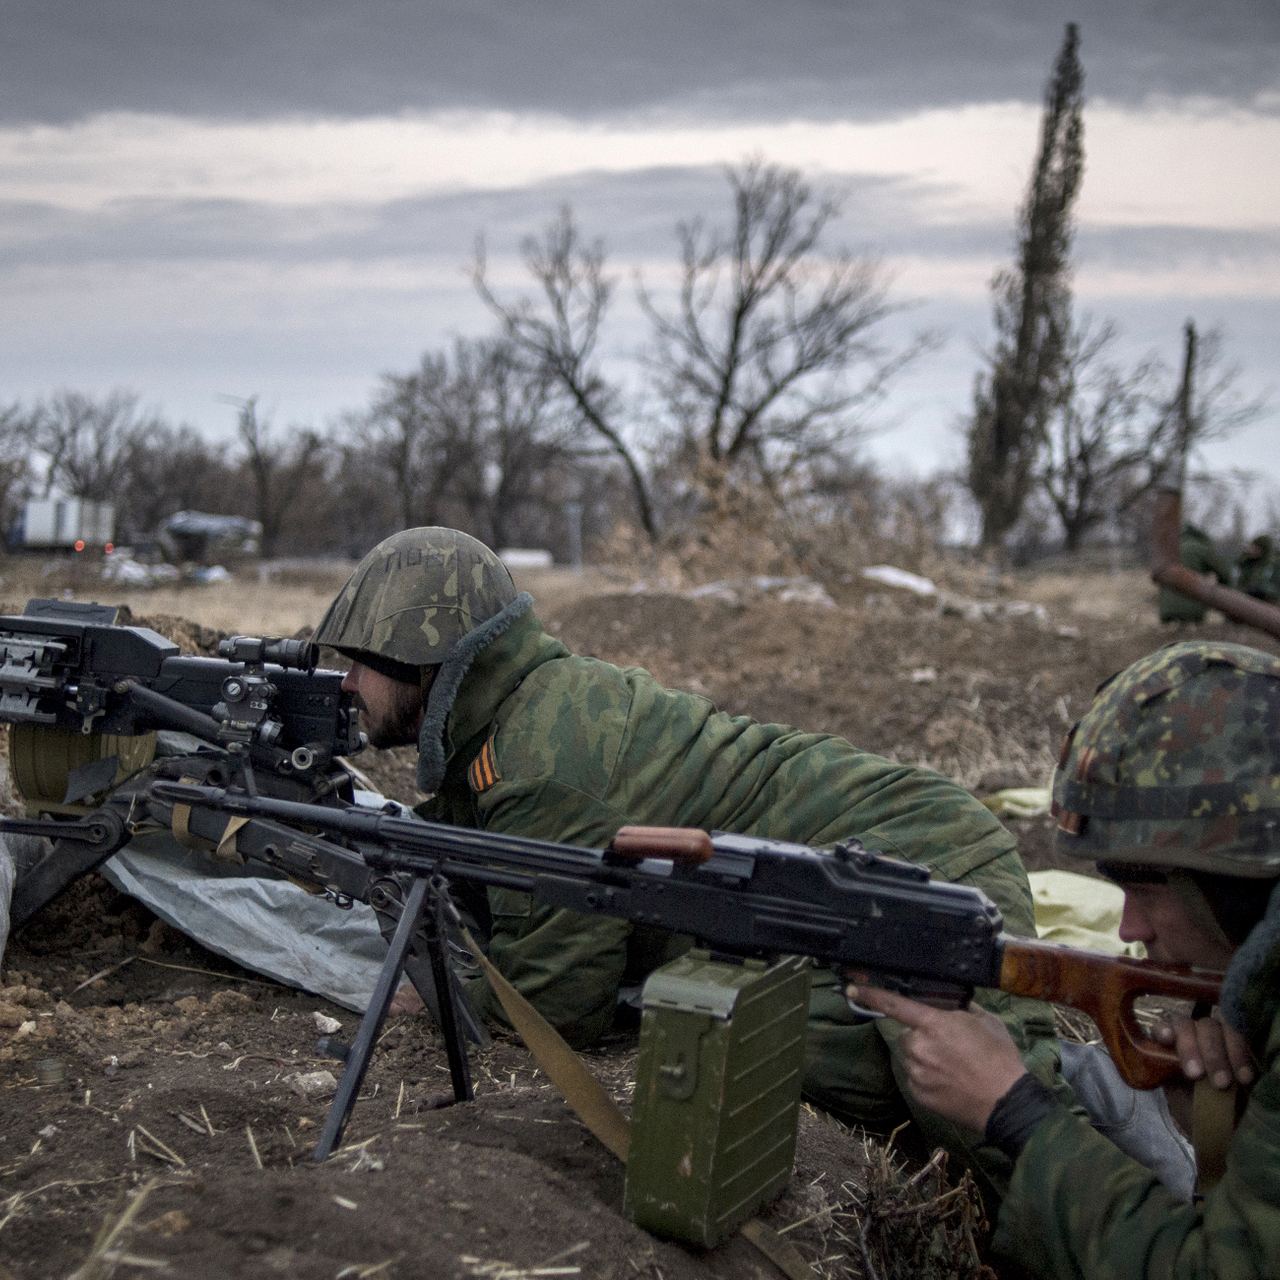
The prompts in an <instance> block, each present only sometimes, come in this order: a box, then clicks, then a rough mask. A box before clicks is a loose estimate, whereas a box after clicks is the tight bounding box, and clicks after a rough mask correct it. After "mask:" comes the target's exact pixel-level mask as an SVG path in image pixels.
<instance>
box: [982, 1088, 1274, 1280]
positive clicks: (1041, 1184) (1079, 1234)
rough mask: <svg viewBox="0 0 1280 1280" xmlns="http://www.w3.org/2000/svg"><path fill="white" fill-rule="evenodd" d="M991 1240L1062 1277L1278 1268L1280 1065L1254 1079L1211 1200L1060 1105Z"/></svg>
mask: <svg viewBox="0 0 1280 1280" xmlns="http://www.w3.org/2000/svg"><path fill="white" fill-rule="evenodd" d="M992 1248H993V1249H994V1250H995V1251H996V1252H997V1253H1000V1254H1002V1255H1004V1256H1007V1257H1010V1258H1012V1259H1014V1260H1015V1261H1016V1262H1018V1263H1020V1264H1021V1265H1022V1266H1024V1267H1026V1268H1028V1269H1029V1270H1030V1271H1032V1272H1034V1273H1035V1274H1036V1275H1043V1276H1046V1277H1055V1278H1058V1280H1085V1277H1088V1278H1089V1280H1139V1278H1140V1277H1153V1278H1154V1277H1157V1276H1158V1277H1162V1278H1163V1277H1176V1278H1178V1280H1191V1278H1192V1277H1210V1276H1212V1277H1220V1278H1224V1280H1225V1278H1227V1277H1230V1278H1231V1280H1249V1278H1254V1277H1264V1276H1277V1275H1280V1070H1278V1069H1277V1067H1276V1064H1274V1063H1273V1064H1272V1069H1271V1071H1270V1072H1268V1074H1267V1075H1266V1076H1264V1077H1263V1079H1262V1081H1261V1082H1260V1083H1259V1084H1258V1085H1256V1086H1255V1087H1254V1090H1253V1095H1252V1097H1251V1098H1250V1102H1249V1106H1248V1108H1247V1110H1246V1111H1245V1115H1244V1118H1243V1119H1242V1120H1241V1122H1240V1127H1239V1128H1238V1129H1237V1130H1236V1135H1235V1137H1234V1138H1233V1139H1232V1142H1231V1146H1230V1148H1229V1150H1228V1153H1227V1172H1226V1175H1225V1177H1224V1178H1223V1180H1222V1181H1221V1182H1220V1183H1219V1184H1218V1185H1217V1186H1216V1187H1215V1188H1214V1189H1213V1190H1212V1191H1211V1192H1210V1193H1209V1195H1208V1196H1207V1197H1206V1198H1205V1200H1204V1202H1203V1204H1202V1205H1193V1204H1187V1203H1185V1202H1183V1201H1181V1200H1178V1199H1176V1198H1175V1197H1174V1196H1173V1195H1172V1194H1170V1193H1169V1192H1168V1191H1167V1190H1166V1189H1165V1188H1164V1187H1163V1186H1162V1185H1161V1184H1160V1183H1159V1182H1158V1181H1157V1180H1156V1178H1155V1177H1154V1176H1153V1175H1152V1174H1151V1173H1150V1172H1149V1171H1148V1170H1146V1169H1144V1168H1143V1167H1142V1166H1141V1165H1140V1164H1138V1163H1137V1162H1136V1161H1134V1160H1130V1159H1129V1158H1128V1157H1127V1156H1125V1155H1123V1154H1122V1153H1121V1152H1120V1151H1119V1149H1118V1148H1116V1147H1114V1146H1113V1145H1112V1144H1111V1143H1110V1142H1109V1141H1108V1140H1107V1139H1106V1138H1104V1137H1102V1136H1101V1135H1100V1134H1099V1133H1097V1132H1095V1131H1094V1130H1093V1129H1092V1128H1090V1126H1089V1124H1088V1123H1087V1122H1086V1121H1084V1120H1082V1119H1080V1118H1079V1117H1078V1116H1074V1115H1072V1114H1071V1113H1070V1112H1069V1111H1068V1110H1067V1109H1066V1108H1065V1107H1062V1106H1060V1107H1058V1108H1057V1109H1056V1110H1055V1111H1054V1112H1052V1113H1051V1114H1050V1115H1048V1116H1047V1117H1046V1118H1045V1119H1044V1120H1043V1121H1041V1123H1040V1125H1039V1126H1038V1128H1037V1129H1036V1131H1035V1132H1034V1133H1033V1134H1032V1136H1031V1140H1030V1141H1029V1142H1028V1143H1027V1145H1026V1147H1025V1148H1024V1150H1023V1152H1022V1155H1021V1156H1020V1157H1019V1158H1018V1163H1017V1165H1016V1166H1015V1168H1014V1172H1013V1178H1012V1180H1011V1183H1010V1186H1009V1191H1008V1194H1007V1196H1006V1198H1005V1201H1004V1204H1003V1206H1002V1208H1001V1210H1000V1217H999V1220H998V1222H997V1226H996V1234H995V1237H994V1239H993V1241H992Z"/></svg>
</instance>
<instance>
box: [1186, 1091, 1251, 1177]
mask: <svg viewBox="0 0 1280 1280" xmlns="http://www.w3.org/2000/svg"><path fill="white" fill-rule="evenodd" d="M1238 1091H1239V1089H1238V1086H1237V1085H1234V1084H1233V1085H1232V1086H1231V1087H1230V1088H1229V1089H1215V1088H1214V1087H1213V1085H1212V1084H1210V1083H1209V1079H1208V1077H1207V1076H1201V1078H1200V1079H1199V1080H1197V1081H1196V1083H1195V1089H1194V1091H1193V1093H1192V1095H1191V1145H1192V1146H1193V1147H1194V1148H1195V1151H1196V1172H1197V1178H1196V1190H1197V1191H1198V1192H1199V1193H1200V1194H1201V1195H1202V1196H1203V1195H1208V1193H1209V1192H1210V1191H1211V1190H1212V1189H1213V1188H1214V1187H1216V1186H1217V1185H1218V1183H1219V1182H1220V1181H1221V1180H1222V1175H1223V1174H1224V1173H1226V1171H1227V1148H1228V1147H1229V1146H1230V1145H1231V1139H1232V1138H1233V1137H1234V1136H1235V1131H1236V1096H1237V1093H1238Z"/></svg>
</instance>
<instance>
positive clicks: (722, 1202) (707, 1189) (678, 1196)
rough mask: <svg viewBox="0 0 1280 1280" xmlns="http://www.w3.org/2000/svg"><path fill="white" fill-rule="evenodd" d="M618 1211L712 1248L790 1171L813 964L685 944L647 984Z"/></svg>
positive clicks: (643, 1224)
mask: <svg viewBox="0 0 1280 1280" xmlns="http://www.w3.org/2000/svg"><path fill="white" fill-rule="evenodd" d="M642 998H643V1002H644V1013H643V1017H642V1021H641V1024H640V1057H639V1060H638V1062H637V1063H636V1090H635V1097H634V1100H633V1105H632V1118H631V1151H630V1154H629V1155H628V1156H627V1184H626V1194H625V1197H624V1201H623V1211H624V1212H625V1213H626V1215H627V1217H628V1219H630V1220H631V1221H632V1222H635V1223H637V1224H638V1225H639V1226H641V1227H644V1228H645V1230H647V1231H652V1232H653V1233H654V1234H655V1235H659V1236H665V1237H667V1238H669V1239H676V1240H684V1241H687V1242H689V1243H691V1244H697V1245H704V1246H707V1247H710V1246H712V1245H715V1244H718V1243H719V1242H720V1241H721V1240H724V1239H726V1238H727V1237H728V1236H730V1235H732V1234H733V1232H734V1231H736V1230H737V1229H738V1227H739V1226H740V1225H741V1224H742V1223H743V1222H744V1221H746V1219H747V1218H749V1217H750V1216H751V1214H752V1213H753V1212H754V1211H755V1210H756V1209H757V1208H758V1207H759V1206H760V1205H762V1204H766V1203H767V1202H768V1201H770V1200H772V1199H773V1198H774V1197H775V1196H777V1195H778V1194H779V1193H780V1192H781V1191H782V1190H783V1188H784V1187H785V1186H786V1185H787V1181H788V1180H789V1179H790V1177H791V1162H792V1159H793V1158H794V1156H795V1149H796V1126H797V1123H798V1120H799V1111H800V1080H801V1074H802V1072H803V1069H804V1036H805V1025H806V1022H807V1019H808V1015H809V962H808V961H807V960H805V959H803V958H801V957H797V956H788V957H787V958H785V959H783V960H780V961H779V962H778V963H777V964H775V965H772V966H767V965H766V964H765V963H764V961H762V960H747V961H745V962H744V963H742V964H736V963H725V962H722V961H719V960H714V961H713V960H712V959H711V956H710V954H709V953H708V952H706V951H690V952H689V953H688V954H687V955H684V956H682V957H681V958H680V959H679V960H675V961H673V962H672V963H671V964H668V965H664V966H663V967H662V968H661V969H658V970H656V971H655V972H654V973H653V974H651V975H650V977H649V980H648V981H647V982H646V983H645V985H644V992H643V997H642Z"/></svg>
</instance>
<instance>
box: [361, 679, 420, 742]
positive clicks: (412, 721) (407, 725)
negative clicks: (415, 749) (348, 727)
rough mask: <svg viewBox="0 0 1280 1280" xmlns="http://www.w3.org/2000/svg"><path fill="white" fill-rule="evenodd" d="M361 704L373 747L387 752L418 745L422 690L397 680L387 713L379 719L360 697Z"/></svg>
mask: <svg viewBox="0 0 1280 1280" xmlns="http://www.w3.org/2000/svg"><path fill="white" fill-rule="evenodd" d="M358 702H359V705H360V710H361V711H362V712H363V713H364V722H365V726H366V728H367V731H368V734H369V745H370V746H372V747H378V748H380V749H385V748H386V747H404V746H409V745H416V744H417V741H418V728H419V726H420V725H421V724H422V690H421V689H415V688H414V687H413V685H410V684H401V683H400V682H399V681H397V682H396V683H395V684H394V685H393V687H392V693H391V697H390V699H389V700H388V706H387V708H386V710H385V711H384V712H383V714H382V715H381V716H379V717H378V719H377V720H375V719H374V718H373V716H372V714H371V713H370V711H369V708H368V707H367V706H366V705H365V703H364V699H363V698H359V699H358Z"/></svg>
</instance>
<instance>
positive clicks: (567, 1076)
mask: <svg viewBox="0 0 1280 1280" xmlns="http://www.w3.org/2000/svg"><path fill="white" fill-rule="evenodd" d="M462 940H463V941H464V942H465V943H466V944H467V949H468V950H469V951H470V952H471V954H472V955H473V956H475V958H476V960H477V961H478V962H479V965H480V968H481V970H482V971H483V973H484V976H485V977H486V978H488V979H489V985H490V986H491V987H492V988H493V993H494V995H496V996H497V997H498V1000H499V1001H500V1003H501V1004H502V1008H503V1010H504V1011H505V1012H506V1015H507V1017H508V1018H510V1019H511V1025H512V1026H513V1027H515V1029H516V1031H517V1032H519V1034H520V1037H521V1039H523V1040H524V1043H525V1047H526V1048H527V1049H528V1050H529V1052H530V1053H531V1054H533V1056H534V1058H535V1059H537V1062H538V1065H539V1066H540V1067H541V1068H542V1070H543V1071H544V1072H546V1075H547V1078H548V1079H549V1080H550V1081H551V1083H552V1084H553V1085H555V1087H556V1088H557V1089H559V1090H560V1095H561V1097H563V1098H564V1100H565V1101H566V1102H567V1103H568V1104H569V1105H570V1106H571V1107H572V1108H573V1109H574V1111H575V1112H576V1113H577V1116H578V1119H579V1120H581V1121H582V1123H583V1124H585V1125H586V1126H587V1128H588V1129H590V1130H591V1132H592V1133H593V1134H595V1136H596V1137H597V1138H599V1139H600V1141H601V1142H602V1143H604V1145H605V1146H606V1147H608V1149H609V1150H610V1151H612V1152H613V1154H614V1155H615V1156H617V1157H618V1159H619V1160H621V1161H622V1163H623V1164H626V1162H627V1155H628V1153H629V1152H630V1150H631V1122H630V1121H629V1120H628V1119H627V1117H626V1116H624V1115H623V1114H622V1112H621V1111H619V1110H618V1107H617V1104H616V1103H615V1102H614V1101H613V1099H612V1098H610V1097H609V1095H608V1094H607V1093H606V1092H605V1091H604V1086H603V1085H601V1083H600V1081H599V1080H597V1079H596V1078H595V1076H593V1075H592V1074H591V1072H590V1071H588V1070H587V1069H586V1067H584V1066H583V1065H582V1059H581V1058H580V1057H579V1056H578V1055H577V1054H576V1053H575V1052H574V1051H573V1050H572V1049H571V1048H570V1047H569V1046H568V1044H567V1043H566V1042H565V1039H564V1037H563V1036H562V1035H561V1034H560V1033H559V1032H558V1031H557V1030H556V1029H555V1027H553V1026H552V1025H551V1024H550V1023H549V1022H548V1021H547V1020H546V1019H545V1018H544V1017H543V1016H542V1014H540V1013H539V1012H538V1011H537V1009H535V1008H534V1007H533V1005H531V1004H530V1003H529V1002H528V1000H526V999H525V998H524V996H522V995H521V994H520V993H519V992H518V991H517V990H516V989H515V987H513V986H512V985H511V983H509V982H508V981H507V980H506V978H504V977H503V976H502V974H500V973H499V972H498V970H497V969H496V968H495V966H494V964H493V961H492V960H490V959H489V957H488V956H487V955H485V953H484V952H483V951H481V950H480V948H479V947H478V946H477V945H476V941H475V939H474V938H473V937H472V936H471V934H470V932H469V931H468V930H467V929H466V927H465V926H464V927H463V929H462ZM739 1234H741V1235H742V1237H743V1238H744V1239H745V1240H747V1241H749V1242H750V1243H751V1244H753V1245H754V1246H755V1247H756V1248H757V1249H759V1250H760V1252H761V1253H763V1254H764V1256H765V1257H766V1258H768V1259H769V1260H770V1261H771V1262H772V1263H773V1264H774V1265H775V1266H776V1267H778V1268H779V1269H780V1270H781V1271H782V1272H783V1273H784V1274H785V1275H787V1276H788V1277H789V1280H817V1277H816V1273H815V1272H814V1270H813V1268H812V1267H810V1266H809V1264H808V1262H807V1261H806V1260H805V1258H804V1256H803V1254H801V1253H800V1251H799V1250H798V1249H796V1247H795V1246H794V1245H793V1244H792V1243H791V1242H790V1241H789V1240H784V1239H783V1238H782V1237H781V1236H779V1235H778V1233H777V1232H775V1231H773V1230H772V1229H771V1228H770V1227H768V1226H766V1225H765V1224H764V1223H763V1222H761V1221H760V1220H759V1219H758V1218H751V1219H749V1220H748V1221H747V1222H745V1223H744V1224H743V1225H742V1227H741V1230H740V1233H739Z"/></svg>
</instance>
